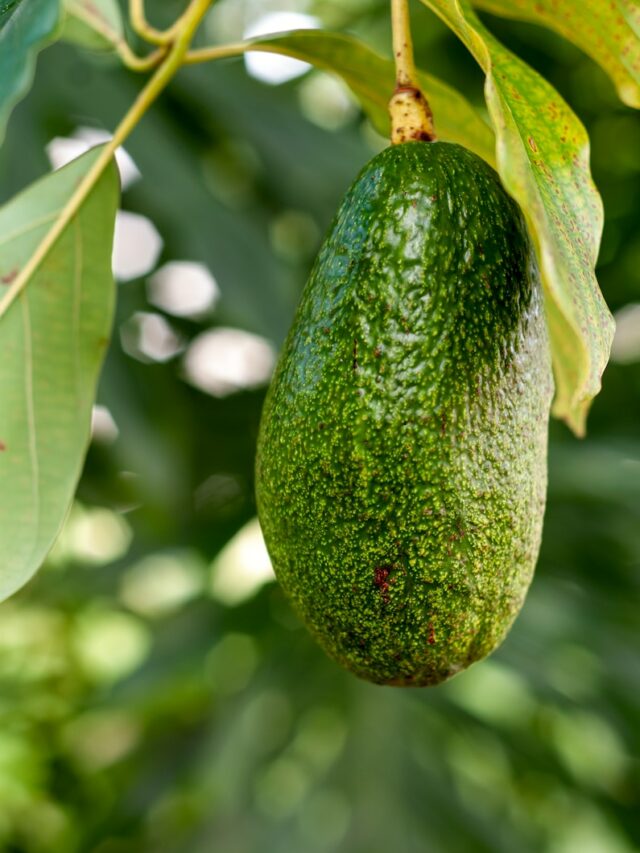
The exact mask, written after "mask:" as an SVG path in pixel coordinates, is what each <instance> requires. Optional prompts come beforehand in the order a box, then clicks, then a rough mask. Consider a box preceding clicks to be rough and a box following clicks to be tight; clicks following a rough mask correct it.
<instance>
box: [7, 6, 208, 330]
mask: <svg viewBox="0 0 640 853" xmlns="http://www.w3.org/2000/svg"><path fill="white" fill-rule="evenodd" d="M211 2H212V0H191V3H190V4H189V6H188V8H187V11H186V12H185V13H184V15H182V16H181V17H180V18H179V20H178V23H179V24H180V27H179V29H178V30H176V36H175V40H174V41H173V43H172V45H171V48H170V50H169V52H168V54H167V56H166V59H165V60H164V62H163V63H162V65H160V67H159V68H158V70H157V71H156V73H155V74H154V75H153V77H152V78H151V79H150V80H149V82H148V83H147V85H146V86H145V87H144V89H143V90H142V91H141V92H140V94H139V95H138V97H137V98H136V100H135V101H134V103H133V105H132V106H131V108H130V110H129V112H128V113H127V114H126V115H125V117H124V118H123V120H122V121H121V122H120V124H119V125H118V127H117V129H116V131H115V133H114V134H113V137H112V138H111V139H110V141H109V142H108V143H107V144H106V145H105V146H104V148H103V149H102V151H101V153H100V156H99V157H98V159H97V160H96V162H95V163H94V164H93V166H92V167H91V169H90V170H89V171H88V172H87V174H86V175H85V176H84V178H83V179H82V181H81V182H80V183H79V184H78V187H77V189H76V191H75V192H74V193H73V195H72V196H71V198H70V199H69V201H68V202H67V203H66V204H65V206H64V208H63V209H62V211H61V212H60V216H59V217H58V218H57V219H56V220H55V222H54V223H53V225H52V226H51V228H50V229H49V231H48V232H47V233H46V235H45V236H44V237H43V239H42V242H41V243H40V245H39V246H38V248H37V249H36V251H35V252H34V253H33V255H32V256H31V257H30V258H29V260H28V261H27V263H26V265H25V266H24V267H23V268H22V270H21V271H20V273H19V274H18V275H17V277H16V278H15V280H14V281H13V282H12V283H11V285H10V287H9V289H8V290H7V292H6V293H5V295H4V296H3V298H2V299H1V300H0V317H2V316H3V315H4V314H5V313H6V312H7V310H8V308H9V307H10V306H11V305H12V303H13V302H14V301H15V299H16V297H17V296H19V294H20V293H21V292H22V291H23V290H24V288H25V287H26V285H27V284H28V282H29V280H30V279H31V277H32V276H33V274H34V273H35V272H36V270H37V269H38V267H39V266H40V264H41V263H42V261H43V260H44V259H45V258H46V256H47V254H48V253H49V251H50V250H51V248H52V247H53V246H54V244H55V242H56V240H57V239H58V238H59V237H60V235H61V234H62V232H63V231H64V229H65V228H66V227H67V225H68V224H69V223H70V222H71V220H72V219H73V217H74V216H75V215H76V213H77V212H78V210H79V209H80V207H81V205H82V204H83V202H84V201H85V199H86V198H87V196H88V195H89V193H90V192H91V190H92V189H93V187H94V186H95V184H96V183H97V182H98V180H99V179H100V177H101V175H102V173H103V172H104V171H105V169H106V168H107V166H108V165H109V163H110V162H111V159H112V157H113V155H114V154H115V152H116V150H117V149H118V148H119V146H120V145H122V143H123V142H124V141H125V139H126V138H127V137H128V136H129V134H130V133H131V131H132V130H133V128H134V127H135V126H136V125H137V124H138V122H139V121H140V119H141V118H142V116H143V115H144V114H145V113H146V111H147V110H148V109H149V107H150V106H151V104H152V103H153V102H154V101H155V99H156V98H157V97H158V95H159V94H160V93H161V92H162V90H163V89H164V88H165V86H166V85H167V83H168V82H169V81H170V80H171V78H172V77H173V75H174V74H175V73H176V71H178V69H179V68H180V66H181V65H182V61H183V59H184V56H185V54H186V53H187V51H188V50H189V45H190V44H191V40H192V39H193V36H194V34H195V31H196V29H197V27H198V25H199V23H200V21H201V20H202V18H203V17H204V15H205V13H206V11H207V9H208V8H209V6H210V5H211Z"/></svg>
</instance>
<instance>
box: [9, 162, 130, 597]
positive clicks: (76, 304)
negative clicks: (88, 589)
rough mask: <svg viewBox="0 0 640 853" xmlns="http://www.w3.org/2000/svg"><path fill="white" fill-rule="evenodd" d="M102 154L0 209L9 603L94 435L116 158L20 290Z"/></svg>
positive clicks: (107, 315)
mask: <svg viewBox="0 0 640 853" xmlns="http://www.w3.org/2000/svg"><path fill="white" fill-rule="evenodd" d="M100 151H101V149H100V148H97V149H93V150H92V151H89V152H88V153H87V154H85V155H83V156H82V157H80V158H78V159H77V160H74V161H73V162H72V163H70V164H69V165H68V166H65V167H64V168H63V169H60V170H58V171H56V172H53V173H51V174H49V175H47V176H46V177H44V178H42V179H41V180H39V181H38V182H37V183H35V184H33V185H32V186H30V187H28V188H27V189H26V190H25V191H24V192H22V193H20V194H19V195H18V196H16V197H15V198H13V199H12V200H11V201H9V202H8V203H7V204H6V205H4V207H2V208H0V282H1V283H2V285H3V286H2V290H3V291H4V292H3V294H2V297H3V298H2V300H0V349H1V350H2V354H3V357H2V362H1V366H0V552H1V553H2V566H1V567H0V600H1V599H4V598H6V597H7V596H8V595H11V593H13V592H15V590H17V589H19V588H20V587H21V586H22V585H23V584H25V583H26V582H27V581H28V580H29V578H30V577H31V576H32V575H33V573H34V572H35V571H36V570H37V569H38V568H39V566H40V564H41V563H42V561H43V560H44V558H45V556H46V554H47V553H48V551H49V549H50V548H51V546H52V545H53V542H54V540H55V538H56V536H57V534H58V532H59V530H60V527H61V526H62V522H63V521H64V518H65V515H66V513H67V509H68V507H69V505H70V504H71V500H72V498H73V495H74V493H75V489H76V486H77V483H78V479H79V477H80V473H81V471H82V465H83V462H84V456H85V451H86V448H87V445H88V442H89V437H90V426H91V411H92V406H93V402H94V399H95V393H96V385H97V381H98V376H99V373H100V369H101V366H102V361H103V358H104V355H105V352H106V348H107V344H108V341H109V338H110V334H111V324H112V319H113V307H114V301H115V289H114V283H113V276H112V273H111V248H112V238H113V229H114V222H115V214H116V208H117V203H118V197H119V183H118V174H117V171H116V168H115V166H114V165H113V164H112V165H111V166H110V167H109V168H108V169H107V170H106V171H105V172H104V173H103V175H102V177H101V178H100V179H99V180H98V181H97V183H96V184H95V186H94V187H93V189H92V190H91V192H90V193H89V195H88V196H87V198H86V199H85V201H84V202H83V204H82V205H81V206H80V208H79V210H78V212H77V213H76V215H75V216H74V217H73V218H72V219H71V221H70V222H69V224H68V225H67V226H66V227H65V228H64V229H63V231H62V233H61V234H60V236H59V237H58V239H57V240H56V241H55V243H54V244H53V246H52V247H51V248H50V249H49V251H48V252H46V253H45V254H44V255H43V257H42V258H41V260H40V263H39V265H38V266H37V268H36V270H35V272H33V273H32V274H31V275H30V277H29V278H28V279H27V280H26V281H25V282H23V284H24V286H23V287H22V289H21V290H19V291H17V288H18V284H19V281H20V272H21V270H23V269H24V268H25V266H26V264H27V262H28V261H29V260H30V259H31V258H32V256H33V255H34V254H35V252H36V251H37V250H38V247H39V246H40V245H41V243H42V240H43V238H44V237H45V236H46V235H47V233H48V232H49V231H50V230H51V228H52V227H53V226H54V225H55V223H56V222H57V221H58V220H59V219H60V217H61V215H62V212H63V211H64V209H65V205H66V204H67V203H68V201H69V199H70V198H71V196H72V195H73V193H74V192H75V190H76V188H77V185H78V182H79V181H80V180H82V178H83V177H84V176H85V175H86V174H87V172H88V171H89V169H90V168H91V166H92V165H93V164H94V162H95V160H96V158H97V156H98V155H99V153H100Z"/></svg>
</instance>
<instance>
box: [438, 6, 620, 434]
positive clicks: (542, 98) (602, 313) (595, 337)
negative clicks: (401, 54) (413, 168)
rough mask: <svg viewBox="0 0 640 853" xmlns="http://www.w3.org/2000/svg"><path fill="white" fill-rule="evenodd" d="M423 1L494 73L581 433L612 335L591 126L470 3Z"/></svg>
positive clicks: (499, 143)
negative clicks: (599, 264)
mask: <svg viewBox="0 0 640 853" xmlns="http://www.w3.org/2000/svg"><path fill="white" fill-rule="evenodd" d="M422 2H423V3H424V4H425V5H427V6H430V7H431V8H432V9H433V10H434V11H435V12H437V14H438V15H439V16H440V17H441V18H442V19H443V20H444V22H445V23H446V24H447V25H448V26H449V27H450V28H451V29H452V30H453V31H454V32H455V33H456V34H457V35H458V36H459V38H460V39H461V40H462V41H463V42H464V44H465V45H466V46H467V48H468V49H469V50H470V52H471V53H472V54H473V56H474V57H475V58H476V60H477V62H478V63H479V64H480V66H481V67H482V68H483V70H484V72H485V74H486V82H485V98H486V101H487V107H488V109H489V115H490V116H491V120H492V122H493V126H494V129H495V132H496V160H497V164H498V171H499V172H500V176H501V178H502V181H503V183H504V185H505V187H506V189H507V190H508V191H509V192H510V193H511V195H512V196H513V197H514V198H515V199H516V201H517V202H518V203H519V205H520V207H521V208H522V210H523V213H524V215H525V218H526V220H527V224H528V226H529V230H530V232H531V235H532V237H533V241H534V244H535V247H536V251H537V255H538V260H539V263H540V271H541V274H542V282H543V285H544V290H545V305H546V311H547V317H548V323H549V330H550V335H551V351H552V356H553V366H554V375H555V382H556V397H555V401H554V406H553V413H554V414H555V415H556V416H557V417H559V418H563V419H564V420H565V421H566V422H567V424H568V425H569V426H570V427H571V428H572V429H573V431H574V432H575V433H576V434H577V435H583V434H584V431H585V421H586V416H587V411H588V409H589V406H590V404H591V401H592V399H593V398H594V397H595V395H596V394H597V393H598V391H599V390H600V384H601V383H600V377H601V375H602V372H603V370H604V368H605V366H606V364H607V361H608V358H609V352H610V349H611V341H612V338H613V319H612V317H611V315H610V313H609V311H608V309H607V306H606V304H605V302H604V299H603V297H602V294H601V293H600V289H599V287H598V282H597V281H596V278H595V273H594V267H595V262H596V258H597V255H598V247H599V244H600V236H601V233H602V203H601V200H600V196H599V195H598V192H597V190H596V188H595V186H594V184H593V181H592V179H591V173H590V171H589V140H588V137H587V133H586V131H585V129H584V127H583V126H582V124H581V123H580V121H579V120H578V118H577V117H576V115H575V114H574V113H573V112H572V110H571V109H570V107H569V106H568V105H567V104H566V103H565V101H564V100H563V99H562V98H561V97H560V95H559V94H558V92H556V90H555V89H554V88H553V87H552V86H551V85H550V84H549V83H547V81H546V80H544V79H543V78H542V77H541V76H540V75H539V74H537V73H536V72H535V71H534V70H533V69H532V68H530V67H529V66H528V65H527V64H526V63H525V62H523V61H522V60H521V59H519V58H518V57H517V56H514V55H513V54H512V53H510V51H508V50H507V49H506V48H505V47H503V46H502V45H501V44H500V42H498V41H497V39H495V38H494V37H493V36H492V35H491V33H490V32H489V31H488V30H487V29H486V27H484V26H483V24H482V23H481V22H480V20H479V19H478V17H477V15H476V14H475V13H474V11H473V10H472V9H471V6H470V5H469V2H468V0H422ZM436 119H437V113H436Z"/></svg>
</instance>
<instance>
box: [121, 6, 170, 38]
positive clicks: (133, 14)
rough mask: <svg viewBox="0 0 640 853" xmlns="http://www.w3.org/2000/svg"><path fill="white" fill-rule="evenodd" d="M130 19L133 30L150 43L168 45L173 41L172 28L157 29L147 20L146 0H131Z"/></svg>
mask: <svg viewBox="0 0 640 853" xmlns="http://www.w3.org/2000/svg"><path fill="white" fill-rule="evenodd" d="M129 20H130V22H131V26H132V28H133V31H134V32H135V33H137V35H139V36H140V38H143V39H144V40H145V41H148V42H149V44H157V45H167V44H169V43H170V42H171V31H170V30H166V31H165V32H163V31H162V30H157V29H156V28H155V27H152V26H151V24H150V23H149V22H148V21H147V16H146V15H145V12H144V0H129Z"/></svg>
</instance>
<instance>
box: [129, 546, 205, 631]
mask: <svg viewBox="0 0 640 853" xmlns="http://www.w3.org/2000/svg"><path fill="white" fill-rule="evenodd" d="M202 586H203V572H202V568H201V566H200V565H199V564H198V562H197V560H195V559H194V558H193V556H192V555H191V554H189V553H182V554H151V555H150V556H148V557H144V558H143V559H142V560H140V562H138V563H136V564H135V565H134V566H132V568H130V569H129V570H128V571H127V573H126V574H125V576H124V579H123V581H122V587H121V590H120V598H121V599H122V601H123V603H124V604H125V605H126V606H127V607H128V608H129V609H130V610H134V611H135V612H137V613H140V614H141V615H142V616H151V617H153V616H164V615H165V614H167V613H170V612H172V611H173V610H177V609H178V608H179V607H181V606H182V605H183V604H185V603H186V602H187V601H189V600H190V599H192V598H194V597H195V596H196V595H198V593H199V592H200V591H201V590H202Z"/></svg>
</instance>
